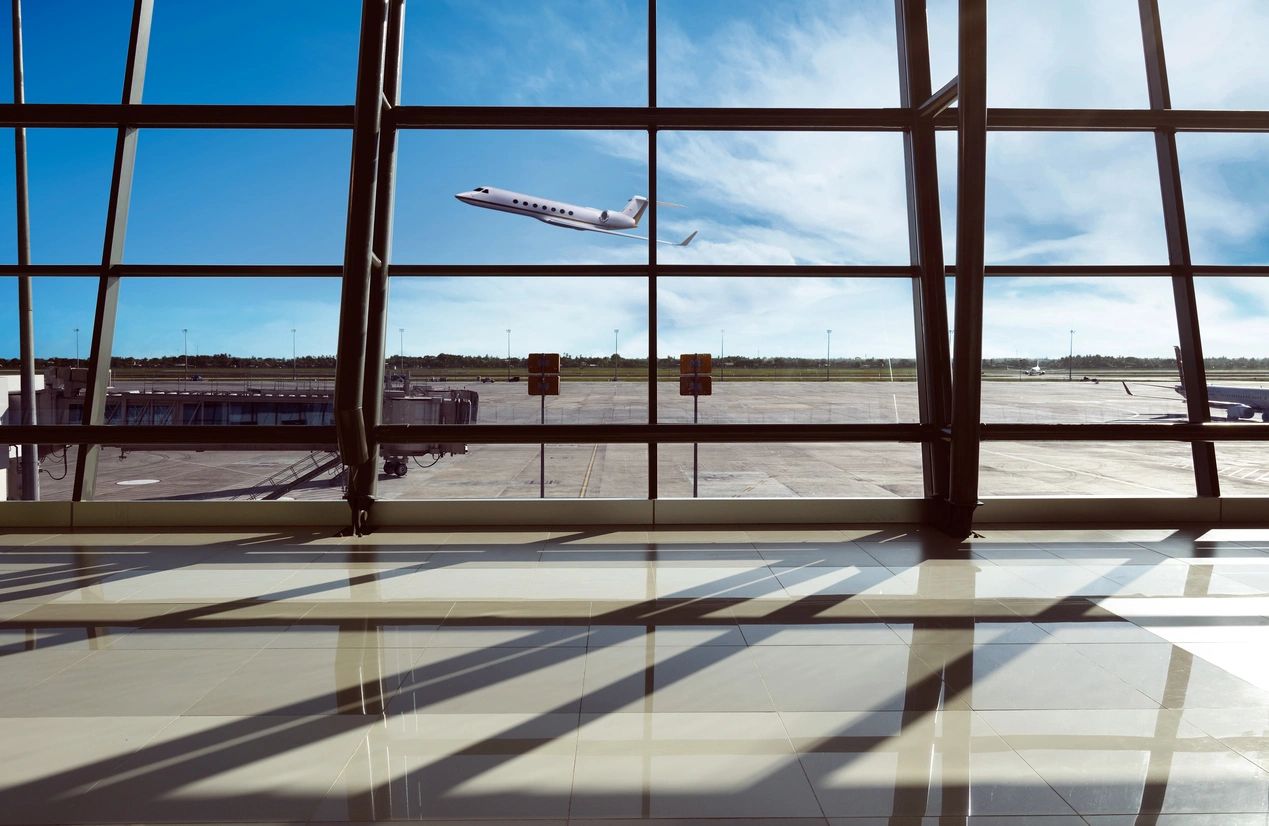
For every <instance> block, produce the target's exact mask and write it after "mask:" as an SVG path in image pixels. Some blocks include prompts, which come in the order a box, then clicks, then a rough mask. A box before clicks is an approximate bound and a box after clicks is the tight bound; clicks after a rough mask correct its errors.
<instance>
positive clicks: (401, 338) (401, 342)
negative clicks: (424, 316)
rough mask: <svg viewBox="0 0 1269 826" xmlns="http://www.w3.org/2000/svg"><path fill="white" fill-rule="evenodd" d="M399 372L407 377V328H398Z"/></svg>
mask: <svg viewBox="0 0 1269 826" xmlns="http://www.w3.org/2000/svg"><path fill="white" fill-rule="evenodd" d="M397 337H398V338H397V372H398V373H400V374H401V375H403V376H404V375H405V328H404V327H398V328H397Z"/></svg>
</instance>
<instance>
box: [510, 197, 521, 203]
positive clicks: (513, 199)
mask: <svg viewBox="0 0 1269 826" xmlns="http://www.w3.org/2000/svg"><path fill="white" fill-rule="evenodd" d="M511 203H513V204H518V203H520V202H519V201H518V200H517V199H515V198H512V199H511Z"/></svg>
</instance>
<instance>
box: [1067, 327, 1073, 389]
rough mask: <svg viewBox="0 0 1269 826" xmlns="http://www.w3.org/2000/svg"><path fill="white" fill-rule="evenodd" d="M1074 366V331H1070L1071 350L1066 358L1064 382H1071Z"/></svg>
mask: <svg viewBox="0 0 1269 826" xmlns="http://www.w3.org/2000/svg"><path fill="white" fill-rule="evenodd" d="M1074 366H1075V331H1074V330H1072V331H1071V350H1070V354H1069V355H1068V356H1067V357H1066V380H1067V381H1070V380H1071V372H1072V368H1073V367H1074Z"/></svg>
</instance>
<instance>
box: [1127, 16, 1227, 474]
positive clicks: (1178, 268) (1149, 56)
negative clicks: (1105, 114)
mask: <svg viewBox="0 0 1269 826" xmlns="http://www.w3.org/2000/svg"><path fill="white" fill-rule="evenodd" d="M1137 8H1138V11H1139V12H1140V16H1141V36H1142V40H1143V41H1144V43H1145V54H1146V86H1147V88H1148V89H1149V92H1150V108H1151V109H1152V110H1155V111H1166V110H1168V109H1169V108H1171V106H1172V99H1171V94H1170V93H1169V91H1168V69H1167V61H1166V60H1165V59H1164V55H1163V30H1162V28H1161V27H1160V23H1159V3H1158V0H1137ZM1154 146H1155V155H1156V156H1157V157H1158V161H1159V190H1160V193H1161V194H1162V196H1163V226H1164V230H1165V233H1166V235H1167V239H1168V261H1169V263H1170V264H1171V265H1172V267H1173V268H1174V271H1173V275H1172V295H1173V299H1174V300H1175V304H1176V323H1177V333H1178V337H1179V340H1180V345H1181V364H1182V366H1183V369H1182V376H1181V383H1182V384H1183V385H1184V388H1185V404H1186V409H1187V411H1188V413H1189V419H1190V421H1191V422H1206V421H1208V420H1210V419H1211V408H1210V407H1209V406H1208V403H1207V371H1206V369H1205V368H1204V366H1203V343H1202V338H1201V336H1200V334H1199V318H1198V304H1197V302H1196V299H1195V295H1194V277H1193V274H1192V273H1191V272H1190V265H1191V260H1190V236H1189V232H1188V230H1187V229H1186V221H1185V199H1184V197H1183V196H1182V193H1181V164H1180V162H1179V161H1178V159H1177V153H1176V133H1175V132H1174V131H1172V130H1171V129H1167V128H1159V129H1156V130H1155V133H1154ZM1192 449H1193V452H1194V488H1195V492H1196V493H1197V494H1198V495H1199V496H1220V492H1221V486H1220V477H1219V476H1218V475H1217V467H1216V447H1215V445H1213V444H1211V443H1205V442H1195V443H1194V444H1193V445H1192Z"/></svg>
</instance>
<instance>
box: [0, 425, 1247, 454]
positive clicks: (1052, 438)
mask: <svg viewBox="0 0 1269 826" xmlns="http://www.w3.org/2000/svg"><path fill="white" fill-rule="evenodd" d="M979 431H980V433H981V436H982V439H983V440H984V441H993V442H1001V441H1004V442H1058V441H1069V442H1088V441H1108V442H1194V441H1210V442H1269V424H1258V423H1251V422H1228V423H1226V422H1219V421H1215V422H1177V423H1175V424H1010V423H1003V422H1002V423H990V424H983V425H981V426H980V428H979ZM374 437H375V438H376V439H378V440H379V441H381V442H394V443H397V442H399V443H405V444H432V443H451V442H452V443H456V444H537V443H538V442H540V441H546V442H549V443H552V444H604V443H613V444H617V443H622V444H647V443H648V442H657V443H660V444H683V443H691V442H720V443H726V442H731V443H744V442H788V443H811V442H837V443H842V444H848V443H852V442H896V443H897V442H922V441H931V440H943V441H948V440H950V438H951V434H950V429H944V430H942V431H940V430H939V429H937V428H933V427H930V426H928V425H923V424H916V423H908V424H884V423H878V424H825V425H805V424H701V425H691V424H665V423H660V424H656V425H652V424H630V425H613V424H580V425H545V426H543V425H536V424H522V425H379V426H378V427H376V428H375V432H374ZM543 437H545V438H543ZM0 439H3V440H4V441H3V442H2V443H3V444H21V443H23V442H27V443H31V444H37V445H61V444H74V443H75V442H78V441H87V442H90V443H93V444H110V445H137V444H155V445H174V444H201V445H216V446H224V447H225V448H226V449H231V448H235V447H253V446H265V445H286V446H303V445H317V446H331V445H334V444H335V443H336V441H337V440H336V436H335V428H334V427H332V426H328V425H320V426H319V425H258V426H255V427H238V426H230V425H51V424H45V425H34V426H27V425H6V426H5V427H4V428H0Z"/></svg>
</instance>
